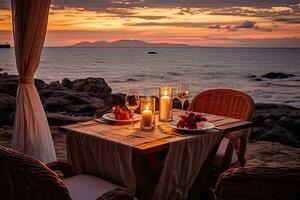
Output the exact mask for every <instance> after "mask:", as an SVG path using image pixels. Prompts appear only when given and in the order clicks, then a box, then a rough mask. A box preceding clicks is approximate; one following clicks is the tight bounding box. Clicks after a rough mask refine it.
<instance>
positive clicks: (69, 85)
mask: <svg viewBox="0 0 300 200" xmlns="http://www.w3.org/2000/svg"><path fill="white" fill-rule="evenodd" d="M61 84H62V85H63V86H64V87H66V88H72V87H73V83H72V81H71V80H70V79H68V78H64V79H63V80H62V81H61Z"/></svg>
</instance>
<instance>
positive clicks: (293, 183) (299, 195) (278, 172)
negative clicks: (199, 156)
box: [215, 167, 300, 200]
mask: <svg viewBox="0 0 300 200" xmlns="http://www.w3.org/2000/svg"><path fill="white" fill-rule="evenodd" d="M299 188H300V167H296V168H283V167H281V168H271V167H242V168H232V169H229V170H227V171H225V172H224V173H223V174H221V175H220V177H219V179H218V182H217V184H216V188H215V197H216V199H222V200H227V199H228V200H229V199H230V200H237V199H245V200H247V199H267V200H268V199H272V200H274V199H289V200H290V199H300V190H299Z"/></svg>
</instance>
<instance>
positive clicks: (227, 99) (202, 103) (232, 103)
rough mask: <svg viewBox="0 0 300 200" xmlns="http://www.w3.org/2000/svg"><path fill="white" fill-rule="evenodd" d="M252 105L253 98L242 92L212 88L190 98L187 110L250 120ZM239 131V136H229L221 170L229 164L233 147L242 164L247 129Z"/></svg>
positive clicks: (247, 135)
mask: <svg viewBox="0 0 300 200" xmlns="http://www.w3.org/2000/svg"><path fill="white" fill-rule="evenodd" d="M254 107H255V104H254V101H253V99H252V98H251V97H250V96H249V95H247V94H245V93H243V92H240V91H237V90H232V89H212V90H207V91H204V92H202V93H200V94H198V95H197V96H196V97H195V98H194V99H193V100H192V102H191V104H190V105H189V107H188V110H189V111H195V112H204V113H210V114H215V115H222V116H226V117H231V118H236V119H242V120H247V121H251V120H252V117H253V113H254ZM241 133H243V134H240V135H239V137H236V136H234V137H233V136H232V137H231V140H230V142H229V145H228V148H227V150H226V153H225V157H224V159H223V166H222V168H223V169H222V170H224V169H227V168H228V167H229V166H230V163H231V157H232V153H233V149H236V152H237V154H238V158H239V161H240V165H241V166H244V164H245V153H246V148H247V143H248V138H249V130H246V131H243V132H241Z"/></svg>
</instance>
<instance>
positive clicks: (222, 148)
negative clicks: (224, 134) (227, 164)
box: [213, 138, 238, 168]
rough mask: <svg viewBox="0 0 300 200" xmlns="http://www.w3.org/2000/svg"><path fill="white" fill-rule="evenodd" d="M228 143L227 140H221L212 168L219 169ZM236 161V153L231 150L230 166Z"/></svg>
mask: <svg viewBox="0 0 300 200" xmlns="http://www.w3.org/2000/svg"><path fill="white" fill-rule="evenodd" d="M228 143H229V138H223V139H222V141H221V143H220V146H219V148H218V151H217V153H216V156H215V158H214V160H213V166H214V167H217V168H221V167H222V164H223V159H224V156H225V153H226V150H227V147H228ZM237 161H238V155H237V153H236V150H235V149H233V153H232V158H231V164H234V163H235V162H237Z"/></svg>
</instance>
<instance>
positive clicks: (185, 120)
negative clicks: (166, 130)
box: [169, 112, 215, 132]
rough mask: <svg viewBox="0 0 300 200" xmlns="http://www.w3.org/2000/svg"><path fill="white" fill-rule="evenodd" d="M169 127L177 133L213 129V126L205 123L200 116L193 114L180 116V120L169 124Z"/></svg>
mask: <svg viewBox="0 0 300 200" xmlns="http://www.w3.org/2000/svg"><path fill="white" fill-rule="evenodd" d="M169 126H170V127H171V128H173V129H176V130H178V131H188V132H201V131H206V130H209V129H213V128H215V125H214V124H212V123H209V122H207V119H206V118H205V117H204V116H203V115H202V114H196V113H193V112H190V113H186V115H182V116H180V120H176V121H173V122H170V123H169Z"/></svg>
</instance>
